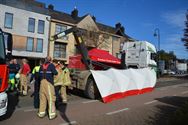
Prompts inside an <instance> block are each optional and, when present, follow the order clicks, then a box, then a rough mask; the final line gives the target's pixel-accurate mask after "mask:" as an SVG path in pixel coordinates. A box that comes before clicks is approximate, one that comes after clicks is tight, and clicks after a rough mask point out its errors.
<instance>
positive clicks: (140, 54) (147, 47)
mask: <svg viewBox="0 0 188 125" xmlns="http://www.w3.org/2000/svg"><path fill="white" fill-rule="evenodd" d="M121 51H122V53H123V54H122V55H124V57H122V58H123V59H124V60H123V62H124V63H125V65H126V67H127V68H146V67H157V63H156V61H155V57H156V52H157V51H156V48H155V46H154V45H152V44H151V43H149V42H147V41H136V42H126V43H124V45H123V48H122V50H121Z"/></svg>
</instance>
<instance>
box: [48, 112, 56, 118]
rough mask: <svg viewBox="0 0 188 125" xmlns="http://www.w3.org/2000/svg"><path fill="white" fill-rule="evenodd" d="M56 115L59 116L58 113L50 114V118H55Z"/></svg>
mask: <svg viewBox="0 0 188 125" xmlns="http://www.w3.org/2000/svg"><path fill="white" fill-rule="evenodd" d="M56 117H57V114H56V113H52V114H49V119H50V120H52V119H55V118H56Z"/></svg>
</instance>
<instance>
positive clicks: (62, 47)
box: [54, 43, 66, 58]
mask: <svg viewBox="0 0 188 125" xmlns="http://www.w3.org/2000/svg"><path fill="white" fill-rule="evenodd" d="M54 57H55V58H66V44H64V43H55V45H54Z"/></svg>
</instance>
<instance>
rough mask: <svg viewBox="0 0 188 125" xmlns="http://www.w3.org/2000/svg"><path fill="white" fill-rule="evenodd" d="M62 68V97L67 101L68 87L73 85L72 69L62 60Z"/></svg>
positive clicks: (64, 101)
mask: <svg viewBox="0 0 188 125" xmlns="http://www.w3.org/2000/svg"><path fill="white" fill-rule="evenodd" d="M60 65H61V69H62V83H63V84H62V86H61V88H60V93H61V98H62V99H63V103H67V92H66V89H67V87H70V86H71V78H70V71H69V69H68V68H67V66H66V64H65V62H63V61H60Z"/></svg>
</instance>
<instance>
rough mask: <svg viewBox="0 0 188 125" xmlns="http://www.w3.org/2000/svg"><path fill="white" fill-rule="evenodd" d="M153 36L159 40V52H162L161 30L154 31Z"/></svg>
mask: <svg viewBox="0 0 188 125" xmlns="http://www.w3.org/2000/svg"><path fill="white" fill-rule="evenodd" d="M153 36H154V37H157V38H158V51H160V30H159V28H156V29H155V30H154V34H153Z"/></svg>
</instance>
